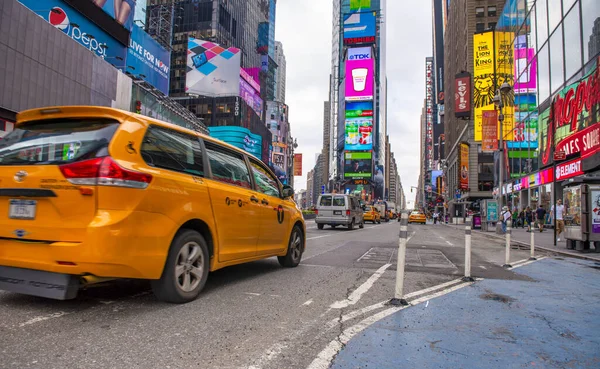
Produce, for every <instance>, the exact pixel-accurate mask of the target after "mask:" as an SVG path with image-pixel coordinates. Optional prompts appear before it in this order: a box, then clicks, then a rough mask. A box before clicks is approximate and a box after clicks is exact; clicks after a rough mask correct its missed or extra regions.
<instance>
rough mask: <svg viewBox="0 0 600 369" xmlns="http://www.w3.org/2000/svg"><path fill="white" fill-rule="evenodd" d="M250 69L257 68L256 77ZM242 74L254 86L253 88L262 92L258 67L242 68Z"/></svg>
mask: <svg viewBox="0 0 600 369" xmlns="http://www.w3.org/2000/svg"><path fill="white" fill-rule="evenodd" d="M248 70H256V78H255V77H254V75H253V74H250V73H249V72H248ZM240 76H241V77H242V79H243V80H244V81H246V82H248V84H250V86H252V88H253V89H255V90H256V92H259V93H260V83H259V81H260V79H259V78H258V68H240Z"/></svg>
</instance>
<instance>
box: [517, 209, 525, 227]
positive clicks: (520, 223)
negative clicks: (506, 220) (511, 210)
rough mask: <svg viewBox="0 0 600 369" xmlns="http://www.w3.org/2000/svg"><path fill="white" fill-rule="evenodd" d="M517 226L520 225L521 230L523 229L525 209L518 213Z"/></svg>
mask: <svg viewBox="0 0 600 369" xmlns="http://www.w3.org/2000/svg"><path fill="white" fill-rule="evenodd" d="M518 225H520V226H521V228H525V208H522V209H521V211H520V212H519V222H518Z"/></svg>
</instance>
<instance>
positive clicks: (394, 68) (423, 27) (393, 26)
mask: <svg viewBox="0 0 600 369" xmlns="http://www.w3.org/2000/svg"><path fill="white" fill-rule="evenodd" d="M431 11H432V9H431V3H430V2H427V1H416V2H413V3H411V6H410V9H408V8H407V7H406V4H405V3H404V2H402V1H387V10H386V12H385V21H384V25H385V27H386V31H387V63H386V65H387V78H388V134H389V136H390V142H391V145H392V151H393V152H394V155H395V157H396V161H397V163H398V170H399V173H400V178H401V180H402V184H403V186H404V189H405V195H406V197H407V200H408V199H413V198H414V192H413V193H412V194H411V193H410V186H416V185H417V182H418V177H419V163H420V152H419V151H420V144H419V139H420V127H419V124H420V115H421V108H422V107H423V99H424V98H425V57H427V56H431V54H432V36H431V31H432V30H431V28H432V27H431ZM331 34H332V2H331V1H322V0H312V1H292V0H280V1H279V2H278V4H277V25H276V35H275V38H276V39H277V40H279V41H281V42H282V43H283V50H284V53H285V56H286V62H287V66H286V73H287V76H286V77H287V81H286V84H287V87H286V103H287V104H288V105H289V107H290V113H289V120H290V123H291V129H292V136H293V137H295V138H297V139H298V149H297V150H296V152H299V153H303V176H302V177H296V178H295V185H294V187H295V189H297V190H299V189H302V188H304V189H305V188H306V173H307V172H308V171H309V170H311V169H312V168H313V167H314V165H315V154H316V153H319V152H320V151H321V148H322V136H323V135H322V132H323V101H325V100H327V99H328V97H329V74H330V73H331Z"/></svg>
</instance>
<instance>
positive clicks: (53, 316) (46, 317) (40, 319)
mask: <svg viewBox="0 0 600 369" xmlns="http://www.w3.org/2000/svg"><path fill="white" fill-rule="evenodd" d="M68 314H71V313H67V312H64V311H59V312H57V313H52V314H48V315H42V316H36V317H35V318H31V319H29V320H28V321H26V322H24V323H21V324H19V327H24V326H26V325H31V324H35V323H39V322H43V321H46V320H49V319H56V318H60V317H61V316H65V315H68Z"/></svg>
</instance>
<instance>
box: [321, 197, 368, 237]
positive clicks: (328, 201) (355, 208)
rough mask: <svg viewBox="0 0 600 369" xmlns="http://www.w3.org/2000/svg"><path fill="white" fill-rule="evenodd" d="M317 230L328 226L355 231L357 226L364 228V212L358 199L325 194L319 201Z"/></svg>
mask: <svg viewBox="0 0 600 369" xmlns="http://www.w3.org/2000/svg"><path fill="white" fill-rule="evenodd" d="M315 222H316V223H317V228H319V229H323V228H324V227H325V226H326V225H330V226H332V227H336V226H339V225H342V226H346V227H348V229H353V228H354V226H355V225H358V226H359V227H360V228H364V225H365V222H364V219H363V211H362V208H361V207H360V202H359V201H358V199H357V198H356V197H354V196H352V195H346V194H323V195H320V196H319V198H318V200H317V217H316V219H315Z"/></svg>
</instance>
